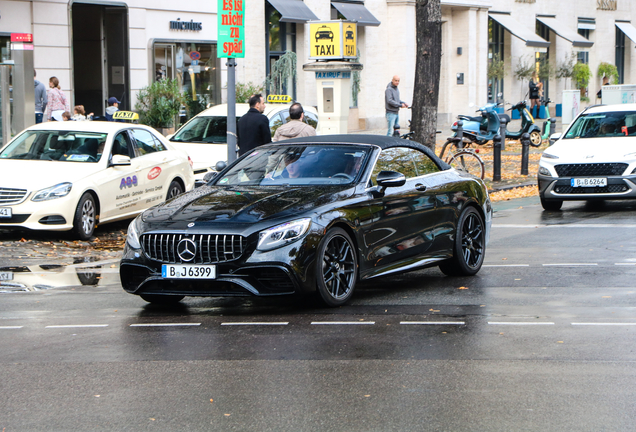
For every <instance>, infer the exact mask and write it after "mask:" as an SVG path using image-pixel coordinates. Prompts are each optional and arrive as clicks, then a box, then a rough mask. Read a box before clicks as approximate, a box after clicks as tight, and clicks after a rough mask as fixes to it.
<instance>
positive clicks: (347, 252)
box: [316, 228, 358, 307]
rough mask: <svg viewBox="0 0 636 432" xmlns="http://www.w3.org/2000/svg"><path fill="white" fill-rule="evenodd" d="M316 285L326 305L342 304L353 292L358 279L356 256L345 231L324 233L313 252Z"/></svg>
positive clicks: (336, 229)
mask: <svg viewBox="0 0 636 432" xmlns="http://www.w3.org/2000/svg"><path fill="white" fill-rule="evenodd" d="M316 257H317V259H316V287H317V289H318V293H319V294H320V298H321V299H322V301H323V302H324V303H325V304H326V305H327V306H329V307H337V306H341V305H343V304H345V303H346V302H347V301H348V300H349V299H350V298H351V296H352V295H353V290H354V288H355V286H356V282H357V279H358V258H357V255H356V251H355V248H354V247H353V242H352V241H351V238H350V237H349V235H348V234H347V233H346V231H345V230H343V229H341V228H334V229H331V230H329V231H328V232H327V234H326V235H325V237H324V238H323V239H322V241H321V242H320V245H319V246H318V252H317V255H316Z"/></svg>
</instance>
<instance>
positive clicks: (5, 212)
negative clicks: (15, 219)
mask: <svg viewBox="0 0 636 432" xmlns="http://www.w3.org/2000/svg"><path fill="white" fill-rule="evenodd" d="M11 216H12V213H11V207H0V218H10V217H11Z"/></svg>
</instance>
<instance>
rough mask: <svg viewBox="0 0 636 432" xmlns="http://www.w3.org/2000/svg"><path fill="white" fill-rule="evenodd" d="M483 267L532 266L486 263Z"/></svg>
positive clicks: (528, 265)
mask: <svg viewBox="0 0 636 432" xmlns="http://www.w3.org/2000/svg"><path fill="white" fill-rule="evenodd" d="M482 267H530V264H484V265H482Z"/></svg>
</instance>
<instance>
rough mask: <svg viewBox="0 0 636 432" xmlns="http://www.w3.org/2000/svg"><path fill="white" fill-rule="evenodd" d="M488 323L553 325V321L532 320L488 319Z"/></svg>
mask: <svg viewBox="0 0 636 432" xmlns="http://www.w3.org/2000/svg"><path fill="white" fill-rule="evenodd" d="M488 324H490V325H519V326H522V325H554V323H553V322H545V321H544V322H532V321H526V322H522V321H488Z"/></svg>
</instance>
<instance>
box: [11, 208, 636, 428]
mask: <svg viewBox="0 0 636 432" xmlns="http://www.w3.org/2000/svg"><path fill="white" fill-rule="evenodd" d="M496 208H497V210H498V211H497V213H496V215H495V219H494V227H493V232H492V236H491V243H490V245H489V249H488V251H487V256H486V265H485V266H484V268H483V269H482V271H481V272H480V273H479V274H478V275H477V276H476V277H472V278H448V277H445V276H443V274H442V273H441V272H439V270H437V269H426V270H421V271H418V272H412V273H408V274H404V275H400V276H394V277H391V278H385V279H378V280H376V281H373V282H369V283H364V284H361V285H360V286H359V287H358V291H357V293H356V294H355V295H354V298H353V301H352V302H351V303H350V304H349V305H347V306H345V307H342V308H337V309H323V308H318V307H316V306H315V304H314V303H313V302H312V301H308V300H305V301H298V300H293V299H252V298H247V299H205V298H203V299H192V298H190V299H186V300H185V301H184V302H183V305H181V306H180V307H178V308H174V309H162V308H157V307H153V306H149V305H146V303H145V302H144V301H142V300H141V299H139V298H137V297H134V296H131V295H128V294H125V293H124V292H123V291H122V290H121V287H120V285H119V282H118V273H117V271H118V269H117V260H116V256H115V257H113V256H111V254H112V252H113V251H114V252H115V255H116V251H115V250H114V249H110V250H109V252H103V253H102V252H100V251H98V250H94V249H90V248H92V247H93V246H92V245H80V247H81V248H82V249H80V250H81V251H83V252H82V253H81V254H79V255H80V257H81V259H68V258H67V255H68V254H67V255H64V256H56V257H53V258H52V257H48V259H49V260H50V259H53V260H54V262H49V263H48V264H54V263H55V262H62V261H64V262H65V263H66V262H67V261H70V263H71V265H70V266H68V265H65V266H60V267H56V266H52V267H51V266H46V265H45V266H44V268H43V267H42V266H41V265H40V266H38V265H37V264H42V263H44V262H46V259H47V257H46V254H44V256H42V253H43V252H44V251H40V252H38V253H40V255H38V256H37V257H36V256H31V257H28V256H25V257H23V258H20V260H23V261H20V263H21V264H23V265H24V264H27V265H28V264H30V263H31V264H32V265H30V266H27V267H26V269H24V268H22V270H24V271H22V272H20V273H19V272H16V273H14V276H15V277H14V281H13V282H20V281H22V283H23V285H24V286H25V287H24V288H23V289H24V290H31V291H22V292H17V291H14V292H5V293H0V347H1V348H2V349H1V350H0V389H1V391H0V428H6V429H4V432H10V431H25V430H26V431H29V430H46V431H51V430H64V431H66V430H132V431H138V430H171V431H173V430H218V431H227V430H240V431H248V430H249V431H252V430H253V431H414V430H435V431H438V430H448V431H474V430H482V431H511V430H533V431H534V430H550V431H570V430H581V431H588V430H589V431H597V430H620V431H623V430H634V428H635V427H636V417H635V415H634V413H636V402H635V401H636V398H635V396H636V390H635V384H636V362H635V360H636V348H635V347H634V341H635V340H636V338H635V336H636V286H635V283H634V280H635V276H636V221H635V220H634V218H633V215H634V212H635V211H636V203H629V202H627V203H625V202H610V203H607V204H606V205H604V206H589V205H586V204H585V203H566V204H564V211H562V212H550V213H547V212H543V211H541V208H540V206H539V205H538V199H537V198H530V199H524V200H515V201H511V202H508V203H503V204H497V207H496ZM104 228H105V227H104ZM118 229H119V228H114V229H113V233H114V234H113V235H112V236H113V238H116V236H117V230H118ZM1 239H2V237H0V240H1ZM25 240H27V241H26V242H25V243H26V244H29V245H30V246H29V247H31V246H32V247H33V249H34V250H35V251H39V250H40V249H41V248H43V249H46V247H45V245H39V244H38V241H40V240H38V238H37V236H35V237H30V238H27V239H25ZM5 241H6V238H5ZM46 241H53V240H52V239H50V238H45V239H44V240H43V242H46ZM8 243H9V246H10V247H15V244H14V242H12V241H9V242H8ZM5 244H6V243H5ZM67 247H68V246H64V245H60V248H62V249H64V248H67ZM83 248H86V249H83ZM2 250H3V251H4V248H3V249H2ZM72 251H73V249H72V248H70V249H69V251H68V253H69V254H70V253H71V252H72ZM91 251H92V252H91ZM13 252H15V251H13ZM89 252H90V253H89ZM0 255H2V256H1V257H0V259H1V260H3V261H0V262H2V265H3V266H4V265H5V264H6V262H11V261H16V260H18V258H17V257H15V256H6V255H5V253H4V252H0ZM89 255H90V256H94V257H96V258H94V259H97V260H98V261H97V262H84V261H90V260H91V259H93V258H91V259H84V257H85V256H89ZM68 256H69V257H71V258H73V256H74V255H72V254H71V255H68ZM65 260H66V261H65ZM74 261H78V262H76V263H74V264H73V263H72V262H74ZM36 263H37V264H36ZM82 284H86V285H82ZM3 288H6V287H3ZM14 289H16V290H17V289H18V288H14ZM7 291H9V290H7Z"/></svg>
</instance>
